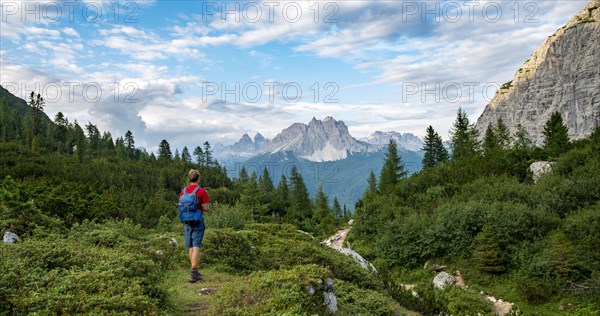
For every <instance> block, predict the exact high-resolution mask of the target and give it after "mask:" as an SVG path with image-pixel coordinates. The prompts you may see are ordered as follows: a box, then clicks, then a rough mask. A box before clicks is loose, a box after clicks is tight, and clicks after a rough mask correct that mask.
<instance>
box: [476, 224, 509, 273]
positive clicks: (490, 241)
mask: <svg viewBox="0 0 600 316" xmlns="http://www.w3.org/2000/svg"><path fill="white" fill-rule="evenodd" d="M475 242H476V247H475V251H474V253H473V260H474V261H475V264H476V266H477V267H478V268H479V270H481V271H483V272H487V273H494V274H499V273H503V272H505V271H506V267H505V264H506V259H505V257H504V254H503V252H502V250H501V249H500V246H499V245H498V242H496V239H495V238H494V234H493V232H492V229H491V227H490V226H489V225H485V226H483V230H482V231H481V232H480V233H479V234H477V237H475Z"/></svg>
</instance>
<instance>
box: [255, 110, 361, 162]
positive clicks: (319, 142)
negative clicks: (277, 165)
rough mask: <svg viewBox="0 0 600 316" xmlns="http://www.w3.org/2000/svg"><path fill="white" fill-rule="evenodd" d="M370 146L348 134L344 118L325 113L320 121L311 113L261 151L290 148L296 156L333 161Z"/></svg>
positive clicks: (279, 150)
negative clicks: (306, 121) (307, 117)
mask: <svg viewBox="0 0 600 316" xmlns="http://www.w3.org/2000/svg"><path fill="white" fill-rule="evenodd" d="M324 123H327V124H324ZM371 150H372V148H371V146H370V145H369V144H367V143H364V142H361V141H358V140H356V139H355V138H354V137H352V136H351V135H350V133H349V132H348V127H346V124H344V122H342V121H339V122H338V121H336V120H335V119H333V117H331V116H327V117H325V119H324V120H323V121H320V120H317V119H316V118H315V117H313V118H312V120H311V121H310V122H309V123H308V125H306V124H302V123H294V124H292V125H291V126H290V127H288V128H286V129H284V130H283V131H281V133H279V134H278V135H277V136H275V138H273V140H272V141H271V142H270V143H268V144H266V145H265V146H264V147H263V149H262V152H264V153H276V152H285V151H291V152H293V153H294V154H295V155H296V156H298V157H301V158H304V159H308V160H311V161H335V160H340V159H345V158H347V157H348V154H352V153H355V152H356V153H358V152H368V151H371Z"/></svg>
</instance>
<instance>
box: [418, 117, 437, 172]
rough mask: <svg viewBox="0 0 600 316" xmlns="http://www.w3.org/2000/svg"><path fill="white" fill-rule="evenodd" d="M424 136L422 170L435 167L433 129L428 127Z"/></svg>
mask: <svg viewBox="0 0 600 316" xmlns="http://www.w3.org/2000/svg"><path fill="white" fill-rule="evenodd" d="M426 133H427V134H426V135H425V139H424V141H425V142H424V144H423V148H422V150H423V152H424V153H423V161H422V162H423V168H431V167H434V166H435V165H437V161H436V159H435V131H434V130H433V127H432V126H431V125H429V126H428V127H427V130H426Z"/></svg>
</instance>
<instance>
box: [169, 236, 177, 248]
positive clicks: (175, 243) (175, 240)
mask: <svg viewBox="0 0 600 316" xmlns="http://www.w3.org/2000/svg"><path fill="white" fill-rule="evenodd" d="M169 245H171V246H174V247H179V243H178V242H177V239H175V238H173V237H171V240H170V241H169Z"/></svg>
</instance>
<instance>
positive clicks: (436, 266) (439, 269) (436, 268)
mask: <svg viewBox="0 0 600 316" xmlns="http://www.w3.org/2000/svg"><path fill="white" fill-rule="evenodd" d="M444 269H446V266H443V265H439V264H434V265H432V266H431V270H433V271H435V272H442V271H444Z"/></svg>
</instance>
